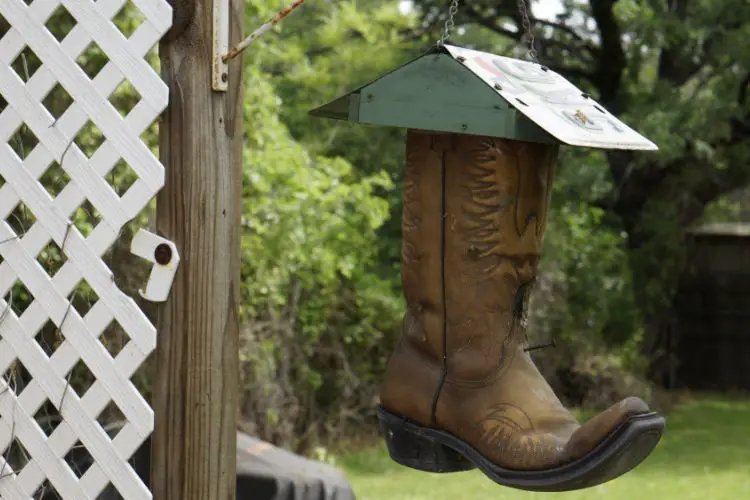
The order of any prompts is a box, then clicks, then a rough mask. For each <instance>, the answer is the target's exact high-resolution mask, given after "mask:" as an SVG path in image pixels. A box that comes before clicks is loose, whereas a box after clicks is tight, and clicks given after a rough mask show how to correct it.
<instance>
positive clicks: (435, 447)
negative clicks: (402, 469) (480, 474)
mask: <svg viewBox="0 0 750 500" xmlns="http://www.w3.org/2000/svg"><path fill="white" fill-rule="evenodd" d="M379 410H380V411H379V412H378V417H379V419H380V429H381V430H382V431H383V437H384V438H385V444H386V446H387V448H388V453H389V454H390V456H391V458H392V459H393V460H394V461H395V462H397V463H399V464H401V465H403V466H406V467H409V468H412V469H416V470H421V471H425V472H436V473H447V472H461V471H467V470H471V469H473V468H474V464H472V463H471V462H469V461H468V460H467V459H466V458H464V456H463V455H461V454H460V453H458V452H457V451H455V450H453V449H452V448H449V447H447V446H445V445H443V444H440V443H438V442H437V441H435V440H433V439H430V438H429V437H427V436H425V435H424V434H423V433H421V432H419V427H418V426H416V425H415V424H412V423H410V422H407V421H406V420H404V419H403V418H400V417H398V416H396V415H393V414H392V413H390V412H387V411H385V410H383V409H382V408H381V409H379Z"/></svg>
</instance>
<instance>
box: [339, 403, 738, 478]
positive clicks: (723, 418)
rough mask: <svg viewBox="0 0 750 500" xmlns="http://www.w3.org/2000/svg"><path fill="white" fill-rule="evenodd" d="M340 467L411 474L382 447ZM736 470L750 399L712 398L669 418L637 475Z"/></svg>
mask: <svg viewBox="0 0 750 500" xmlns="http://www.w3.org/2000/svg"><path fill="white" fill-rule="evenodd" d="M339 465H340V466H342V467H343V468H344V469H345V470H346V471H347V472H348V473H352V474H357V475H360V476H366V475H387V474H397V473H400V472H404V471H405V470H406V469H405V468H404V467H402V466H400V465H398V464H396V463H395V462H393V461H392V460H391V459H390V457H388V453H387V451H386V450H385V446H384V445H382V444H381V445H378V446H377V447H375V448H374V449H371V450H367V451H363V452H359V453H356V454H352V455H347V456H343V457H341V459H340V461H339ZM736 468H741V469H743V470H750V398H747V399H744V400H742V399H738V400H727V399H720V398H714V397H707V398H701V399H697V400H694V401H691V402H688V403H685V404H683V405H681V406H680V407H679V408H676V409H675V411H673V412H672V413H671V414H670V415H669V416H668V417H667V428H666V432H665V435H664V437H663V438H662V440H661V442H660V443H659V446H658V447H657V448H656V450H655V451H654V452H653V454H652V455H651V456H650V457H649V458H648V459H647V460H646V462H644V463H643V465H642V466H641V467H639V468H638V469H637V472H638V473H641V474H663V473H664V472H665V470H667V469H668V470H669V471H671V472H673V473H674V472H679V473H684V474H691V473H695V472H699V473H700V472H706V471H707V470H712V471H718V470H724V469H736Z"/></svg>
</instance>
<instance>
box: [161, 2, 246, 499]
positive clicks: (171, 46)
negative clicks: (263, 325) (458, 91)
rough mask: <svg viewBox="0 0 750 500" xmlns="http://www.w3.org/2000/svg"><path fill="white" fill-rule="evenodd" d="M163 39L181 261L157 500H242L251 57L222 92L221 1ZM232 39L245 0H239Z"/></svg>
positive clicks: (170, 324)
mask: <svg viewBox="0 0 750 500" xmlns="http://www.w3.org/2000/svg"><path fill="white" fill-rule="evenodd" d="M171 3H172V5H173V8H174V19H175V23H174V27H173V29H172V31H171V32H170V33H168V34H167V36H166V37H165V38H164V40H162V43H161V45H160V57H161V64H162V75H163V77H164V79H165V81H166V83H167V85H168V86H169V89H170V105H169V108H168V109H167V111H166V112H165V114H164V117H163V120H162V122H161V126H160V133H159V135H160V141H159V142H160V156H161V159H162V161H163V162H164V165H165V166H166V185H165V188H164V189H163V190H162V191H161V192H160V194H159V196H158V198H157V219H156V220H157V230H158V231H159V232H160V233H161V234H163V235H164V236H165V237H167V238H169V239H171V240H172V241H174V242H175V243H176V245H177V247H178V248H179V250H180V256H181V259H182V261H181V264H180V269H179V271H178V273H177V275H176V278H175V282H174V285H173V288H172V292H171V295H170V298H169V300H168V301H167V302H166V303H165V304H164V306H163V307H162V308H161V309H160V310H159V319H158V335H159V337H158V345H157V350H156V360H155V361H156V370H155V380H154V402H153V406H154V411H155V417H156V423H155V430H154V435H153V440H152V442H153V452H152V473H151V477H152V490H153V494H154V498H155V499H156V500H209V499H210V500H234V499H235V488H236V486H235V485H236V453H237V451H236V450H237V435H236V431H237V397H238V392H237V391H238V362H239V361H238V351H237V346H238V334H239V280H240V270H239V264H240V253H239V252H240V240H239V237H240V233H239V231H240V229H239V228H240V210H241V205H240V201H241V200H240V196H241V184H242V177H241V175H242V173H241V168H242V165H241V159H242V138H243V113H242V98H243V84H242V57H238V58H236V59H234V60H233V61H232V62H231V65H230V68H229V75H228V78H229V91H228V92H225V93H221V92H214V91H212V89H211V61H212V57H211V54H212V53H211V46H212V43H211V41H212V6H213V0H171ZM230 19H231V20H230V26H231V30H230V43H236V42H238V41H240V40H241V39H242V33H243V26H244V3H243V0H231V7H230Z"/></svg>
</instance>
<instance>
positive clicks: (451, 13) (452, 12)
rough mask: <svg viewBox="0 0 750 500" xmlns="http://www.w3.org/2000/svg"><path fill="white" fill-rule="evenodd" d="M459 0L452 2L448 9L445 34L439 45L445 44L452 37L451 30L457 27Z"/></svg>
mask: <svg viewBox="0 0 750 500" xmlns="http://www.w3.org/2000/svg"><path fill="white" fill-rule="evenodd" d="M458 1H459V0H453V1H452V2H451V6H450V9H448V19H447V20H446V21H445V30H443V35H442V36H441V37H440V40H438V43H437V45H438V47H442V46H443V45H445V42H446V41H447V40H448V38H450V36H451V31H453V28H455V27H456V20H455V17H456V14H458Z"/></svg>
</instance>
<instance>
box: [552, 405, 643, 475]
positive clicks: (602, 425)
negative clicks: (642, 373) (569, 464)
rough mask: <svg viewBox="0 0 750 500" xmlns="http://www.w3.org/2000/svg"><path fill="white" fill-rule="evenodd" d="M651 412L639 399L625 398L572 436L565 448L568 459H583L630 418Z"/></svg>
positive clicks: (592, 419) (589, 421)
mask: <svg viewBox="0 0 750 500" xmlns="http://www.w3.org/2000/svg"><path fill="white" fill-rule="evenodd" d="M649 411H650V410H649V407H648V404H646V402H645V401H643V400H642V399H640V398H637V397H629V398H625V399H623V400H621V401H620V402H618V403H615V404H613V405H612V406H610V407H609V408H607V409H606V410H604V411H603V412H601V413H599V414H598V415H596V416H594V417H593V418H591V419H590V420H588V421H587V422H586V423H584V424H583V425H582V426H581V427H580V428H579V429H578V430H576V431H575V432H574V433H573V435H572V436H570V440H569V441H568V444H567V446H566V447H565V455H566V458H567V459H568V460H575V459H577V458H581V457H582V456H584V455H585V454H586V453H588V452H589V451H591V450H593V449H594V447H595V446H596V445H597V444H599V443H600V442H601V441H602V440H603V439H604V438H606V437H607V435H609V434H610V433H611V432H612V431H614V430H615V429H616V428H617V427H618V426H619V425H621V424H622V423H624V422H625V421H626V420H627V419H628V418H629V417H632V416H635V415H641V414H644V413H648V412H649Z"/></svg>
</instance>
